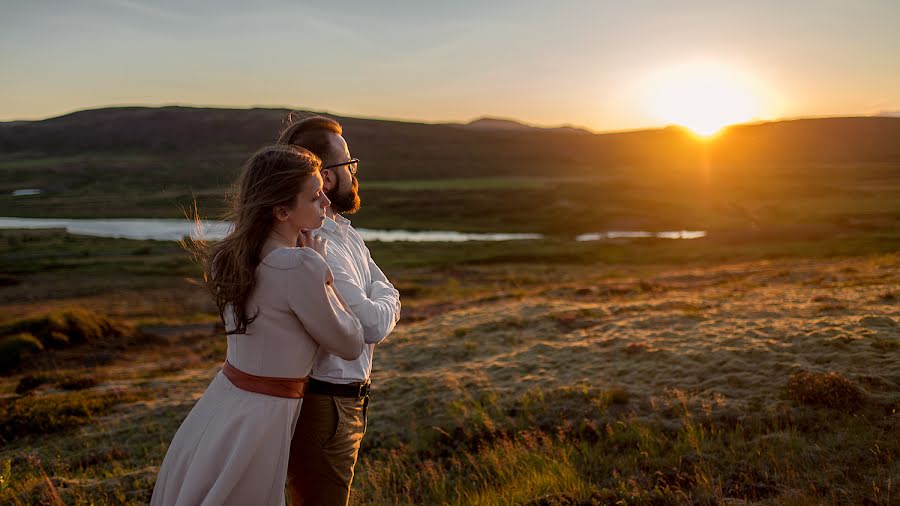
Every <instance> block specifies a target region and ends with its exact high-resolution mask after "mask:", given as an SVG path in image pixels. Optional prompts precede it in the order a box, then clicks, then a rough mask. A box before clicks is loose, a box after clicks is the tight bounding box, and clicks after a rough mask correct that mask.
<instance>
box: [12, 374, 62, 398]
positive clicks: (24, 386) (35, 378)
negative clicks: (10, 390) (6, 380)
mask: <svg viewBox="0 0 900 506" xmlns="http://www.w3.org/2000/svg"><path fill="white" fill-rule="evenodd" d="M52 381H54V378H53V376H48V375H46V374H37V375H31V374H26V375H25V376H22V378H21V379H20V380H19V384H18V385H16V393H17V394H19V395H21V394H24V393H28V392H30V391H32V390H34V389H35V388H37V387H39V386H41V385H45V384H47V383H50V382H52Z"/></svg>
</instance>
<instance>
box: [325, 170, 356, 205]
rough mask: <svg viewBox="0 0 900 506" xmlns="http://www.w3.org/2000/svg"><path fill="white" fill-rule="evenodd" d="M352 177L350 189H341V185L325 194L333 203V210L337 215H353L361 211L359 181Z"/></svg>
mask: <svg viewBox="0 0 900 506" xmlns="http://www.w3.org/2000/svg"><path fill="white" fill-rule="evenodd" d="M350 177H351V179H352V182H351V184H350V188H340V186H341V185H338V186H335V187H334V188H332V189H331V190H330V191H327V192H325V195H326V196H327V197H328V200H330V201H331V210H332V211H334V212H336V213H341V214H353V213H355V212H356V211H359V206H360V200H359V181H357V179H356V178H355V177H353V176H350Z"/></svg>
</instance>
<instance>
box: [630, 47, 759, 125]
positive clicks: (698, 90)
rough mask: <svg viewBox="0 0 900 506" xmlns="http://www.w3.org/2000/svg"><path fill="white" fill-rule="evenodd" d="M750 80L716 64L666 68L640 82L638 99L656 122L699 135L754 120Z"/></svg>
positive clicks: (756, 112) (754, 98)
mask: <svg viewBox="0 0 900 506" xmlns="http://www.w3.org/2000/svg"><path fill="white" fill-rule="evenodd" d="M752 83H753V80H752V79H751V78H749V77H747V76H744V75H742V74H741V73H740V72H738V71H736V70H734V69H730V68H728V67H725V66H722V65H716V64H690V65H680V66H673V67H668V68H666V69H663V70H660V71H658V72H656V73H654V74H652V75H651V76H650V77H649V78H648V79H647V80H646V81H645V83H644V89H643V90H642V99H643V100H644V101H645V107H646V108H647V109H648V112H650V113H651V114H652V115H653V116H654V117H655V118H656V119H657V120H659V121H663V122H666V123H667V124H676V125H681V126H684V127H687V128H688V129H690V130H691V131H693V132H694V133H696V134H697V135H700V136H705V137H706V136H711V135H713V134H715V133H716V132H718V131H719V130H721V129H722V128H724V127H726V126H728V125H731V124H734V123H741V122H745V121H748V120H751V119H753V118H755V117H758V116H759V114H760V107H761V106H760V97H759V92H758V91H756V90H754V86H753V84H752Z"/></svg>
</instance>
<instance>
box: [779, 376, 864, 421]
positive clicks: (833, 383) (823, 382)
mask: <svg viewBox="0 0 900 506" xmlns="http://www.w3.org/2000/svg"><path fill="white" fill-rule="evenodd" d="M787 392H788V395H789V396H790V397H791V398H792V399H794V400H796V401H799V402H801V403H803V404H812V405H818V406H825V407H828V408H835V409H847V410H849V411H853V410H856V409H858V408H859V407H860V406H862V404H863V401H864V400H865V395H864V394H863V391H862V390H861V389H860V388H859V387H857V386H856V385H855V384H853V382H851V381H850V380H849V379H847V377H846V376H844V375H843V374H841V373H839V372H829V373H825V374H822V373H814V372H807V371H803V372H798V373H796V374H794V375H792V376H791V377H790V379H789V380H788V383H787Z"/></svg>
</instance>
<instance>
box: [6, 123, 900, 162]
mask: <svg viewBox="0 0 900 506" xmlns="http://www.w3.org/2000/svg"><path fill="white" fill-rule="evenodd" d="M287 113H288V110H287V109H214V108H190V107H159V108H151V107H116V108H105V109H96V110H86V111H80V112H75V113H72V114H67V115H64V116H59V117H56V118H50V119H46V120H41V121H17V122H8V123H0V158H3V159H9V158H34V157H41V156H43V157H55V156H71V155H85V156H91V157H97V156H99V155H103V154H104V153H107V154H110V155H116V156H119V155H127V156H132V155H144V156H152V157H164V158H172V159H179V160H186V159H189V160H198V161H201V162H204V163H214V164H220V165H231V164H234V163H237V162H238V161H239V160H242V159H245V158H246V157H247V156H248V155H249V153H251V152H253V151H254V150H255V149H257V148H258V147H260V146H262V145H264V144H267V143H271V142H273V141H274V139H275V138H276V137H277V135H278V132H279V130H280V129H281V128H282V127H283V125H284V120H285V118H286V116H287ZM333 117H335V118H336V119H338V120H339V121H340V122H341V123H342V124H343V126H344V132H345V137H347V139H348V142H349V143H350V146H351V149H352V152H353V154H354V156H358V157H359V158H360V159H363V160H365V169H366V172H367V175H368V176H369V177H372V178H373V179H394V178H417V179H427V178H442V177H474V176H478V177H481V176H488V175H494V176H503V175H541V176H547V175H554V174H560V175H565V176H577V175H585V174H596V173H597V171H601V170H603V169H605V168H641V167H649V168H658V169H665V170H672V169H677V168H679V167H697V166H698V165H699V164H701V163H703V162H702V160H703V159H704V157H709V156H713V157H714V159H715V162H716V164H717V165H722V164H729V165H738V166H748V167H752V166H755V165H760V164H771V163H792V164H801V165H809V164H823V163H824V164H829V163H846V162H878V163H897V162H900V118H893V117H856V118H819V119H802V120H792V121H778V122H770V123H759V124H748V125H737V126H733V127H730V128H728V129H726V130H725V131H724V132H723V133H722V134H720V135H719V136H718V137H716V138H714V139H713V140H712V141H708V144H707V143H704V142H703V141H700V140H699V139H697V138H696V137H694V136H693V135H691V134H690V133H689V132H687V131H686V130H685V129H682V128H677V127H668V128H663V129H648V130H638V131H631V132H618V133H597V134H595V133H590V132H587V131H585V130H581V129H577V128H568V127H564V128H538V127H533V126H530V125H526V124H523V123H520V122H517V121H513V120H505V119H497V118H482V119H479V120H476V121H473V122H472V123H469V124H468V125H448V124H422V123H411V122H402V121H386V120H374V119H363V118H350V117H337V116H333Z"/></svg>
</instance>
